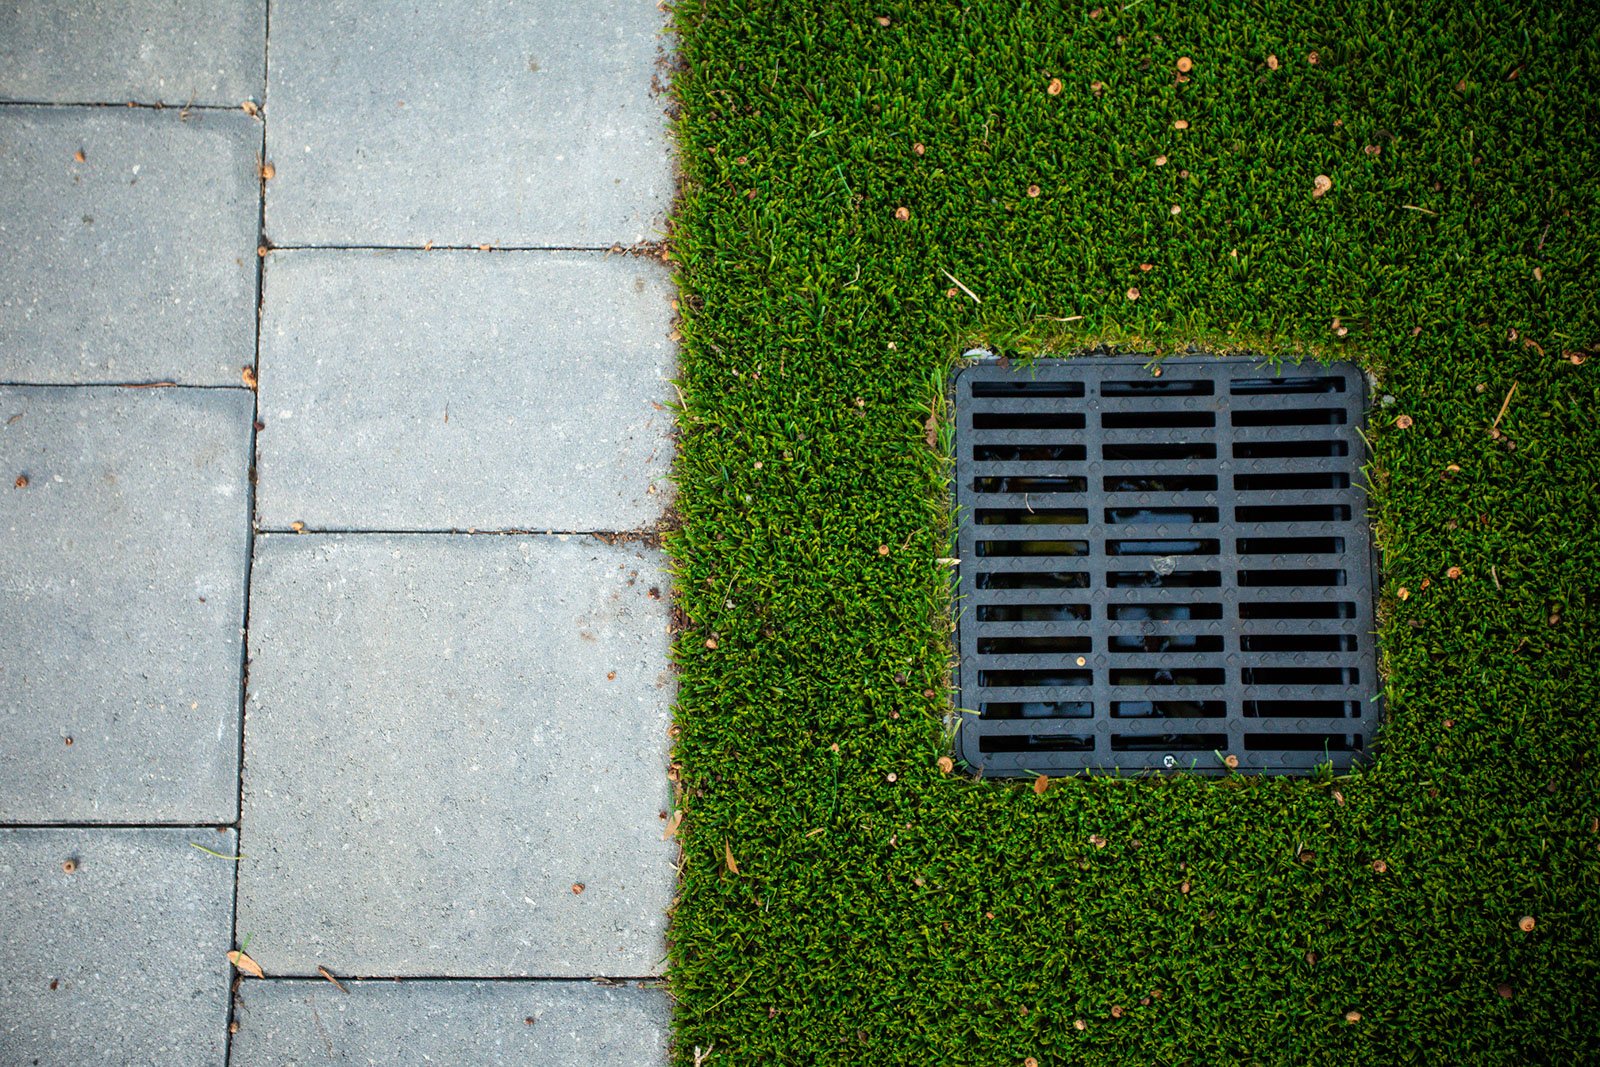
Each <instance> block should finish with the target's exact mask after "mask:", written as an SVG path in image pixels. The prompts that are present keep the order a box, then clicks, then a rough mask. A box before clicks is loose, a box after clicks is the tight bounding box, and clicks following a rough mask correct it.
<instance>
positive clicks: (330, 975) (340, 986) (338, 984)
mask: <svg viewBox="0 0 1600 1067" xmlns="http://www.w3.org/2000/svg"><path fill="white" fill-rule="evenodd" d="M317 973H318V974H320V975H322V977H324V978H326V979H327V980H328V981H330V982H332V983H333V984H334V986H335V987H336V988H337V989H338V990H339V992H341V993H345V994H348V993H349V992H350V990H348V989H346V988H345V987H344V983H343V982H341V981H339V979H337V978H335V977H334V976H333V972H332V971H330V970H328V968H326V967H323V966H322V965H320V964H319V965H318V966H317Z"/></svg>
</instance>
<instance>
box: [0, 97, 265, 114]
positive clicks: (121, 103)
mask: <svg viewBox="0 0 1600 1067" xmlns="http://www.w3.org/2000/svg"><path fill="white" fill-rule="evenodd" d="M0 107H60V108H68V107H93V108H106V107H114V108H121V109H123V110H124V111H241V110H243V109H242V108H241V107H240V106H239V105H238V104H164V103H160V102H156V103H144V102H143V101H139V100H0Z"/></svg>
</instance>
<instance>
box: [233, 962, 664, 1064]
mask: <svg viewBox="0 0 1600 1067" xmlns="http://www.w3.org/2000/svg"><path fill="white" fill-rule="evenodd" d="M343 985H344V990H343V991H341V990H339V989H337V988H335V987H334V985H333V984H332V983H331V982H328V981H326V980H324V979H322V978H317V979H314V980H309V981H285V982H258V981H247V982H245V983H244V985H243V986H242V987H241V989H240V991H239V1000H240V1008H239V1016H238V1018H239V1032H238V1034H237V1035H236V1036H235V1037H234V1042H233V1062H234V1063H236V1064H238V1065H239V1067H283V1065H291V1064H324V1063H328V1062H330V1061H332V1062H335V1063H351V1064H355V1063H370V1064H394V1063H417V1062H425V1063H471V1064H481V1065H483V1067H502V1065H503V1067H525V1065H529V1064H537V1065H538V1067H591V1065H593V1064H643V1063H661V1062H664V1061H665V1060H666V1053H667V1022H668V1019H667V1003H666V1000H665V998H663V997H662V996H661V995H660V993H659V992H658V991H656V990H654V989H649V988H641V986H643V985H645V983H632V982H630V983H624V984H622V985H620V986H615V987H605V986H595V985H589V984H586V983H576V982H426V981H422V982H418V981H411V982H345V983H343Z"/></svg>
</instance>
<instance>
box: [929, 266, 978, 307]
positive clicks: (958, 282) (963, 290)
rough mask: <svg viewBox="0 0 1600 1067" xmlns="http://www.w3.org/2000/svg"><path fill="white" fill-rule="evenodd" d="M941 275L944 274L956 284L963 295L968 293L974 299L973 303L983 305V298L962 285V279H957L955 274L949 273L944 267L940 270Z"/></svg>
mask: <svg viewBox="0 0 1600 1067" xmlns="http://www.w3.org/2000/svg"><path fill="white" fill-rule="evenodd" d="M939 273H940V274H943V275H944V276H945V277H946V278H949V279H950V280H951V281H952V282H954V283H955V285H956V288H957V289H960V290H961V291H962V292H963V293H966V294H967V295H968V296H970V297H972V302H973V303H974V304H981V303H983V298H982V297H980V296H979V295H978V294H977V293H974V292H973V291H972V290H971V289H968V288H967V287H966V286H965V285H962V284H961V279H960V278H957V277H956V276H955V275H954V274H951V273H950V272H949V271H947V270H945V269H944V268H943V267H940V268H939Z"/></svg>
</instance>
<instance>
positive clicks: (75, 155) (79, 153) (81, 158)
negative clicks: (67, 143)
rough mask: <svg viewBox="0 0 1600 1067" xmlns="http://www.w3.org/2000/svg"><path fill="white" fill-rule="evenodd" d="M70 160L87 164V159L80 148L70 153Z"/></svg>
mask: <svg viewBox="0 0 1600 1067" xmlns="http://www.w3.org/2000/svg"><path fill="white" fill-rule="evenodd" d="M72 158H73V159H75V160H77V161H78V162H79V163H87V162H89V157H88V156H86V155H84V154H83V149H81V148H80V149H78V150H77V151H76V152H74V153H72Z"/></svg>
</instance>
